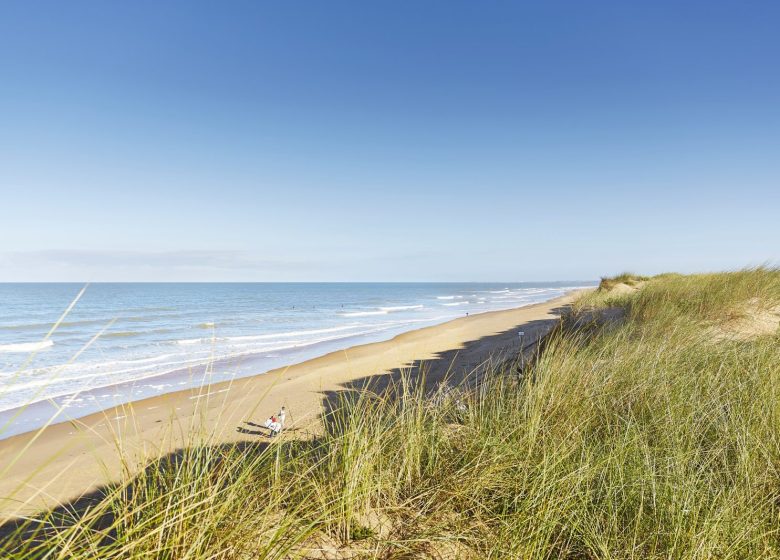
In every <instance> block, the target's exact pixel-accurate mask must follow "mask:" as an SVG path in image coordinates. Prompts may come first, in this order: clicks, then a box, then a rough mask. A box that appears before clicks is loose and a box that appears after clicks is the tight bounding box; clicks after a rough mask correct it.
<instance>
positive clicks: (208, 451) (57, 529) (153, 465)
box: [0, 432, 300, 558]
mask: <svg viewBox="0 0 780 560" xmlns="http://www.w3.org/2000/svg"><path fill="white" fill-rule="evenodd" d="M251 433H254V432H251ZM263 435H265V434H263ZM280 444H282V445H284V444H285V443H284V442H280ZM297 444H298V445H300V442H297ZM269 445H270V444H269V442H267V441H256V440H255V441H241V442H235V443H227V444H220V445H211V446H202V447H200V448H189V449H186V450H185V449H178V450H176V451H174V452H171V453H169V454H167V455H165V456H163V457H160V458H157V459H155V460H153V461H152V462H150V463H149V464H148V465H147V466H146V468H145V469H144V470H143V471H142V472H141V473H139V474H138V475H136V476H134V477H133V478H132V480H131V481H130V482H129V483H128V484H125V485H119V484H111V485H105V486H101V487H99V488H97V489H95V490H93V491H91V492H89V493H87V494H84V495H82V496H81V497H80V498H78V499H76V500H73V501H71V502H68V503H67V504H63V505H61V506H58V507H56V508H53V509H51V510H48V511H44V512H41V513H39V514H37V515H35V516H33V517H31V518H26V519H13V520H10V521H6V522H4V523H2V524H0V558H3V557H5V556H4V554H16V555H18V554H25V556H24V557H25V558H26V557H28V556H27V555H28V554H29V555H30V557H36V558H37V557H38V556H39V555H40V556H44V555H43V554H42V553H41V551H40V550H36V547H42V546H46V545H47V543H51V542H59V541H58V540H57V539H54V540H52V539H51V537H52V536H53V535H55V534H60V535H61V534H63V532H64V531H67V530H68V529H69V528H73V527H75V526H77V525H79V524H81V523H83V522H84V520H85V519H87V520H88V527H89V531H90V532H91V533H93V534H100V538H99V540H98V543H97V544H99V545H110V544H111V543H112V542H113V541H114V540H115V539H116V537H117V535H116V527H117V518H116V516H115V512H114V511H113V510H112V508H110V507H105V506H106V500H110V499H116V500H121V501H122V502H125V503H132V502H133V498H134V496H136V495H138V493H142V492H143V491H144V487H145V484H146V483H147V482H146V481H148V480H165V478H166V477H169V478H170V479H173V478H174V477H175V476H176V473H178V472H180V471H181V469H182V468H183V467H184V462H185V461H190V460H193V457H196V456H201V457H207V458H208V459H202V458H201V459H199V460H201V461H204V460H207V461H208V462H209V465H210V466H213V467H215V468H216V467H217V466H218V463H219V462H220V461H223V460H224V458H225V457H226V456H228V455H229V454H230V453H239V454H240V455H241V459H242V460H243V459H244V458H245V459H246V460H253V459H256V458H257V457H258V456H259V455H260V454H262V453H263V452H265V450H266V449H267V448H268V447H269ZM199 451H202V453H199ZM195 460H198V459H195ZM33 552H35V553H34V555H33Z"/></svg>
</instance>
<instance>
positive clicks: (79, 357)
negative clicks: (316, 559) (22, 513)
mask: <svg viewBox="0 0 780 560" xmlns="http://www.w3.org/2000/svg"><path fill="white" fill-rule="evenodd" d="M592 284H593V283H592V282H546V283H509V284H508V283H494V284H489V283H458V284H452V283H446V284H435V283H413V284H412V283H387V284H384V283H321V284H320V283H246V284H240V283H224V284H211V283H209V284H199V283H180V284H175V283H159V284H154V283H134V284H113V283H112V284H92V285H89V286H86V287H85V286H83V285H80V284H65V283H62V284H0V438H3V437H8V436H10V435H13V434H16V433H21V432H24V431H28V430H31V429H34V428H37V427H40V426H42V425H43V424H44V423H46V422H47V421H48V420H49V418H50V417H51V414H52V412H53V411H54V410H56V409H57V408H61V409H63V411H62V412H60V414H59V415H58V417H57V421H64V420H67V419H69V418H77V417H79V416H84V415H86V414H89V413H92V412H96V411H98V410H103V409H106V408H109V407H111V406H115V405H117V404H121V403H126V402H130V401H134V400H138V399H141V398H145V397H149V396H153V395H159V394H162V393H166V392H171V391H176V390H179V389H185V388H189V387H194V386H198V385H203V384H207V383H215V382H219V381H225V380H228V379H234V378H237V377H243V376H247V375H253V374H257V373H262V372H265V371H269V370H271V369H274V368H276V367H279V366H282V365H287V364H292V363H297V362H300V361H303V360H306V359H309V358H313V357H315V356H319V355H323V354H325V353H327V352H330V351H333V350H337V349H341V348H346V347H349V346H352V345H355V344H361V343H366V342H373V341H378V340H387V339H390V338H392V337H393V336H395V335H397V334H399V333H401V332H404V331H408V330H412V329H416V328H420V327H424V326H428V325H434V324H437V323H442V322H445V321H448V320H450V319H454V318H457V317H462V316H465V315H466V314H475V313H483V312H486V311H494V310H499V309H507V308H512V307H519V306H524V305H530V304H533V303H538V302H542V301H545V300H548V299H551V298H554V297H557V296H560V295H562V294H564V293H565V292H567V291H568V290H571V289H573V288H577V287H582V286H587V285H592ZM79 294H81V295H80V297H79ZM74 302H75V304H74ZM71 305H72V308H71V309H70V310H69V311H68V312H67V314H66V315H65V317H64V318H62V315H63V313H64V312H65V311H66V310H67V309H68V308H69V307H70V306H71ZM61 318H62V320H61V322H59V324H58V325H57V326H56V329H54V330H53V331H52V328H53V327H54V326H55V324H57V322H58V321H59V320H60V319H61ZM50 331H51V332H50Z"/></svg>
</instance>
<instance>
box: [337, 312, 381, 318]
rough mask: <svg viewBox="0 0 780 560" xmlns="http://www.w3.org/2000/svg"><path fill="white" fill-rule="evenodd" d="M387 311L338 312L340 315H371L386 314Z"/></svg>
mask: <svg viewBox="0 0 780 560" xmlns="http://www.w3.org/2000/svg"><path fill="white" fill-rule="evenodd" d="M387 313H388V312H387V311H354V312H352V313H340V314H339V315H341V316H342V317H371V316H373V315H387Z"/></svg>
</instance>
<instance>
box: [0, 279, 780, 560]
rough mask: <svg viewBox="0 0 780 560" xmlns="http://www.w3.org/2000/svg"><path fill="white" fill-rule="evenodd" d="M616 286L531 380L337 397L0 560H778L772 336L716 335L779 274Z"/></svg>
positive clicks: (200, 445)
mask: <svg viewBox="0 0 780 560" xmlns="http://www.w3.org/2000/svg"><path fill="white" fill-rule="evenodd" d="M607 280H608V281H607V282H603V283H602V288H601V289H600V290H598V291H596V292H593V293H591V294H589V295H586V296H584V297H583V298H582V299H581V300H580V301H579V302H577V304H576V305H575V306H574V313H575V315H578V316H579V317H585V316H587V317H588V318H589V319H588V320H587V321H584V320H577V317H573V318H572V319H573V320H572V319H569V320H565V321H563V322H562V323H561V325H560V327H559V328H557V329H555V331H554V332H553V333H552V334H551V335H550V336H549V337H548V339H547V340H545V343H544V344H543V345H542V347H540V350H539V351H538V352H537V353H536V355H535V356H534V359H533V360H532V361H531V363H530V365H528V364H527V365H526V367H525V368H524V370H523V371H522V372H521V371H519V369H518V364H517V363H514V362H504V363H490V364H488V365H486V366H483V367H482V368H480V370H478V371H475V372H474V373H473V376H472V378H471V379H470V380H469V383H466V384H463V385H461V386H459V387H456V388H454V389H452V390H446V391H445V390H442V391H440V392H439V393H437V394H431V392H430V391H428V390H426V384H425V383H424V380H423V379H420V377H419V376H412V375H406V376H402V377H401V379H400V380H399V381H398V382H396V383H394V384H392V385H391V387H390V388H389V389H387V388H383V389H382V390H378V389H377V390H372V387H371V386H369V387H367V388H365V389H363V390H360V391H352V392H345V393H343V394H341V395H338V396H337V397H335V398H334V400H332V401H330V402H329V406H328V408H327V414H326V415H325V417H324V419H323V428H324V429H323V430H321V432H320V433H319V435H317V437H313V438H307V439H295V438H292V437H282V438H278V439H276V440H273V441H272V442H270V443H266V442H250V443H245V444H234V445H220V444H218V443H217V442H215V441H212V440H211V438H210V435H209V434H204V433H200V432H198V431H197V430H194V431H193V432H192V434H191V436H190V440H189V444H188V445H187V446H186V448H185V449H183V450H181V451H180V452H178V453H176V454H173V455H170V456H165V457H157V458H154V459H153V460H152V461H151V462H150V464H149V465H148V467H147V468H146V469H144V470H143V471H142V472H141V473H140V474H136V473H134V472H133V471H132V469H128V470H127V473H126V475H125V478H124V480H123V481H122V482H121V483H120V484H117V485H115V486H113V487H111V488H107V489H105V490H104V491H103V492H102V493H101V494H99V495H98V496H95V497H94V499H93V500H92V501H90V502H89V503H87V504H86V505H85V504H81V505H80V506H79V507H76V506H74V507H72V508H62V509H60V510H58V511H55V512H48V513H44V514H42V515H40V516H38V517H36V518H34V519H29V520H27V521H25V522H19V523H17V524H15V525H14V526H13V527H10V528H9V527H6V533H5V535H4V536H3V537H2V543H0V557H2V558H9V559H13V558H52V559H55V558H63V559H64V558H68V559H70V558H75V559H93V558H112V559H119V558H150V559H151V558H161V559H171V560H173V559H201V558H214V559H250V558H252V559H254V558H278V559H282V558H441V559H445V558H447V559H455V558H496V559H503V558H528V559H537V558H571V559H586V558H604V559H640V558H641V559H645V558H659V559H660V558H701V559H704V558H722V559H725V558H735V559H737V558H745V559H747V558H776V557H780V336H779V335H778V333H777V331H775V332H773V333H763V334H760V335H757V336H754V337H750V338H744V337H742V338H734V339H729V338H728V337H725V338H724V337H713V336H712V329H713V328H715V327H723V325H727V324H728V322H729V321H730V320H731V318H733V317H735V316H740V313H742V311H741V310H743V309H744V308H745V306H752V307H756V306H759V307H760V308H762V309H769V310H771V309H776V308H777V306H778V305H780V271H778V270H776V269H770V268H757V269H751V270H744V271H739V272H732V273H721V274H708V275H694V276H682V275H672V274H670V275H662V276H659V277H655V278H650V279H647V278H642V279H639V280H636V281H633V284H634V285H638V284H640V282H641V285H639V287H638V288H637V289H636V290H634V291H631V292H630V293H626V292H621V293H619V294H616V293H611V289H612V288H613V287H614V286H615V285H616V284H618V283H623V284H626V283H627V282H626V280H630V278H620V279H619V280H617V281H609V279H607ZM606 309H613V310H614V309H619V311H620V312H619V313H618V314H612V315H610V317H613V318H614V317H618V318H619V319H618V320H610V321H602V320H600V317H602V316H604V310H606ZM541 348H543V349H541Z"/></svg>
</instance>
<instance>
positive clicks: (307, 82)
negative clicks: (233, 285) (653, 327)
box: [0, 1, 780, 281]
mask: <svg viewBox="0 0 780 560" xmlns="http://www.w3.org/2000/svg"><path fill="white" fill-rule="evenodd" d="M778 21H780V4H778V3H777V2H750V3H746V2H736V1H735V2H713V1H709V2H679V1H675V2H661V1H654V2H625V1H617V2H580V1H576V2H575V1H573V2H554V1H553V2H535V3H530V2H529V3H525V2H453V1H441V2H436V1H426V2H395V1H394V2H254V1H252V2H202V3H201V2H191V1H188V2H124V3H120V2H98V1H94V2H79V1H76V2H51V3H48V4H47V3H45V2H35V3H33V2H14V1H7V2H3V3H0V194H1V195H2V204H0V280H2V281H25V280H31V281H60V280H62V281H65V280H70V281H115V280H120V281H121V280H125V281H133V280H203V281H209V280H237V281H250V280H257V281H275V280H279V281H281V280H323V281H325V280H345V281H358V280H372V281H373V280H377V281H381V280H387V281H405V280H421V281H429V280H430V281H458V280H464V281H468V280H502V281H503V280H505V281H510V280H517V281H522V280H542V279H589V278H596V277H598V276H600V275H603V274H609V273H615V272H620V271H623V270H626V269H628V270H633V271H637V272H642V273H656V272H661V271H666V270H678V271H683V272H688V271H698V270H715V269H724V268H736V267H741V266H745V265H751V264H759V263H762V262H770V263H777V262H778V261H780V219H778V215H779V214H780V71H778V68H779V67H778V60H780V33H778V32H777V25H778Z"/></svg>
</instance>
